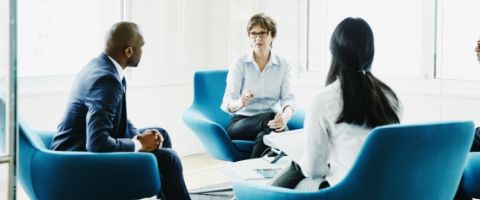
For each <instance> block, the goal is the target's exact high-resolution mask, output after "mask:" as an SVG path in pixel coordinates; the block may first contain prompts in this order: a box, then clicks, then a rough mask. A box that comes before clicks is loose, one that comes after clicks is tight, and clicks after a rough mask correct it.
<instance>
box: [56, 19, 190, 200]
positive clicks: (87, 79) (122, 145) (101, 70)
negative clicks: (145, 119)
mask: <svg viewBox="0 0 480 200" xmlns="http://www.w3.org/2000/svg"><path fill="white" fill-rule="evenodd" d="M143 45H144V40H143V37H142V35H141V33H140V31H139V29H138V26H137V25H136V24H134V23H131V22H120V23H117V24H115V25H114V26H113V27H112V29H111V31H110V32H109V33H108V36H107V42H106V48H105V52H104V53H102V54H100V56H98V57H97V58H94V59H93V60H92V61H90V63H88V64H87V66H85V68H84V69H83V70H82V71H81V72H80V73H79V74H78V76H77V79H76V81H75V84H74V86H73V89H72V93H71V95H70V98H69V100H68V105H67V106H68V107H67V110H66V113H65V115H64V117H63V120H62V122H61V123H60V124H59V126H58V134H57V135H56V136H55V137H54V138H53V142H52V146H51V149H53V150H58V151H89V152H118V151H146V152H151V153H153V154H154V155H155V157H156V158H157V162H158V167H159V171H160V174H161V175H162V183H161V185H162V190H163V191H162V192H163V196H164V197H165V198H166V199H175V200H177V199H190V197H189V194H188V191H187V188H186V186H185V182H184V179H183V172H182V164H181V162H180V159H179V158H178V156H177V154H176V153H175V152H174V151H173V150H172V149H171V141H170V137H169V136H168V133H167V132H166V131H165V130H164V129H162V128H153V129H144V130H140V132H139V131H137V129H136V128H135V127H134V126H133V125H132V124H131V123H130V121H129V120H128V119H127V109H126V98H125V92H126V82H125V78H124V75H123V70H124V69H125V68H126V67H127V66H130V67H137V65H138V63H139V62H140V58H141V56H142V46H143ZM140 133H141V134H140ZM132 173H142V172H132ZM161 195H162V194H159V195H157V196H159V197H160V196H161Z"/></svg>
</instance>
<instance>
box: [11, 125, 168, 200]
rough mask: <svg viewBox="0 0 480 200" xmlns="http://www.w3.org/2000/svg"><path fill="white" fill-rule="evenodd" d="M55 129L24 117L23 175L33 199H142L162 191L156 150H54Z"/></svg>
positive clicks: (20, 163)
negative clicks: (38, 125)
mask: <svg viewBox="0 0 480 200" xmlns="http://www.w3.org/2000/svg"><path fill="white" fill-rule="evenodd" d="M54 134H55V133H54V132H49V131H36V130H32V129H30V128H29V127H28V126H27V125H26V124H25V123H24V122H22V121H20V123H19V135H20V138H19V148H18V149H19V160H18V170H19V180H20V183H21V184H22V186H23V187H24V188H25V191H26V193H27V194H28V195H29V197H30V198H31V199H33V200H36V199H38V200H43V199H48V200H53V199H62V200H63V199H82V200H83V199H139V198H144V197H150V196H154V195H156V194H157V193H158V192H159V191H160V176H159V174H158V167H157V162H156V160H155V156H154V155H153V154H150V153H134V152H125V153H123V152H122V153H120V152H118V153H90V152H64V151H51V150H49V149H48V146H50V142H51V140H52V137H53V135H54Z"/></svg>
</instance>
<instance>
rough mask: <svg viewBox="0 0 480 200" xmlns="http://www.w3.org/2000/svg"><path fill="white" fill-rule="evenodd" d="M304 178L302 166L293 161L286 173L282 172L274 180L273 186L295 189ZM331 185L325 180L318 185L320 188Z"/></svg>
mask: <svg viewBox="0 0 480 200" xmlns="http://www.w3.org/2000/svg"><path fill="white" fill-rule="evenodd" d="M304 178H306V177H305V176H304V175H303V173H302V170H301V169H300V166H298V165H297V164H296V163H294V162H292V164H290V166H289V167H288V169H287V171H286V172H285V173H284V174H281V175H280V177H278V178H277V179H276V180H275V181H274V182H272V185H273V186H277V187H283V188H290V189H295V186H297V185H298V183H300V181H302V180H303V179H304ZM327 187H330V184H329V183H328V181H323V182H321V183H320V185H318V189H322V188H327Z"/></svg>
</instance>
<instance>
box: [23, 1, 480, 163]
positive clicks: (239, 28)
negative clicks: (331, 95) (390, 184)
mask: <svg viewBox="0 0 480 200" xmlns="http://www.w3.org/2000/svg"><path fill="white" fill-rule="evenodd" d="M127 2H129V3H128V4H129V6H130V10H128V14H127V18H129V20H131V21H134V22H137V23H139V24H140V26H141V28H142V31H143V33H144V35H145V38H146V42H147V44H146V46H145V48H144V55H143V58H142V61H141V63H140V66H139V67H138V68H134V69H130V70H128V72H127V73H128V76H129V80H128V81H129V84H128V87H129V88H128V93H127V98H128V100H127V102H128V113H129V118H130V119H131V120H132V121H133V122H134V124H136V125H137V127H145V126H162V127H165V128H166V129H167V130H168V131H169V132H170V134H171V135H172V139H173V143H174V148H175V149H176V150H177V151H178V153H179V154H180V155H190V154H196V153H202V152H205V151H204V148H203V147H202V145H201V144H200V142H199V140H198V139H197V138H196V136H195V135H194V134H193V133H192V132H191V131H190V130H189V129H188V128H187V127H186V126H185V125H184V124H183V121H182V119H181V114H182V112H183V111H184V110H185V109H187V108H188V106H189V105H190V104H191V101H192V97H193V96H192V95H193V83H192V78H193V72H194V71H195V70H198V69H219V68H226V67H227V66H228V65H229V64H230V63H231V62H232V61H233V60H234V59H235V58H237V57H238V56H240V55H241V54H243V53H245V52H246V51H248V49H249V43H248V38H247V37H246V30H245V27H246V23H247V21H248V19H249V17H250V16H251V15H253V14H254V13H257V12H259V11H263V12H265V13H266V14H268V15H271V16H272V17H274V18H275V19H277V21H279V35H278V38H277V39H276V40H275V43H274V45H275V47H274V48H276V50H277V51H279V52H280V53H281V54H282V55H284V56H285V57H287V58H288V59H289V60H290V62H291V63H293V65H294V67H295V68H296V69H297V70H296V73H297V74H296V76H295V77H297V80H295V82H294V86H293V90H294V92H295V94H296V96H297V102H298V105H299V106H300V107H303V108H306V107H307V106H308V104H309V101H310V98H311V97H312V96H313V95H314V94H315V93H316V92H317V91H318V90H320V89H321V88H322V87H323V85H324V75H322V74H315V75H309V74H303V73H302V69H303V68H302V65H303V64H304V63H301V60H302V59H300V58H301V57H302V56H304V52H302V48H301V45H299V43H301V42H302V41H303V40H304V39H305V38H304V37H303V36H302V34H303V33H302V32H301V31H299V29H300V28H299V27H296V25H295V23H293V21H296V20H298V19H299V18H301V17H302V13H301V12H300V11H299V10H300V7H301V6H302V4H298V1H290V0H283V1H282V2H281V3H282V4H280V3H278V4H276V5H283V6H284V7H283V8H281V9H278V8H277V9H278V10H275V9H276V8H274V7H270V6H268V3H275V2H277V1H273V0H272V1H258V0H229V1H225V0H178V1H168V0H163V1H162V0H145V1H127ZM167 8H169V9H167ZM170 8H174V9H170ZM285 8H290V9H289V10H291V12H290V13H289V14H288V15H284V14H282V13H281V12H280V11H279V10H284V9H285ZM159 13H163V14H159ZM194 19H195V20H194ZM165 30H168V31H165ZM99 34H103V33H99ZM84 62H85V64H86V63H87V62H88V61H87V60H85V61H84ZM379 78H381V79H382V80H384V81H385V82H386V83H388V84H389V85H391V86H392V88H393V89H394V90H395V91H396V92H397V94H398V95H399V98H400V99H401V101H402V103H403V109H404V110H403V122H405V123H417V122H428V121H438V120H452V119H471V120H474V121H477V119H480V106H478V104H480V96H475V95H468V94H455V93H450V92H447V91H445V90H443V89H442V87H443V85H442V84H441V83H437V84H432V85H428V84H427V85H425V83H423V82H419V83H411V81H409V80H399V81H398V80H397V81H394V80H393V79H389V77H379ZM34 79H37V78H35V77H31V78H24V79H23V80H20V81H19V102H18V108H19V113H20V115H21V117H23V118H24V119H25V120H26V121H27V122H28V123H29V124H30V125H31V126H32V127H34V128H37V129H46V130H55V129H56V126H57V124H58V123H59V122H60V119H61V117H62V114H63V112H64V109H65V106H66V105H65V104H66V101H67V98H68V93H69V88H70V87H71V83H72V81H73V76H63V77H61V78H60V79H58V78H57V79H51V78H49V77H46V78H38V80H36V81H35V80H34ZM27 80H30V81H27ZM50 80H55V81H52V82H49V81H50ZM439 80H441V79H439ZM40 82H41V83H42V84H38V83H40ZM479 89H480V87H479Z"/></svg>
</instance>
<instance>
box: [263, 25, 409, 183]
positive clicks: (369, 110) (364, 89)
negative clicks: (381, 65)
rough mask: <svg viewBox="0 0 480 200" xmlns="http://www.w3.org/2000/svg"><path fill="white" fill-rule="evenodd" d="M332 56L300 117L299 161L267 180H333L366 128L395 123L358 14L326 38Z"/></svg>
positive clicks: (389, 94) (393, 105)
mask: <svg viewBox="0 0 480 200" xmlns="http://www.w3.org/2000/svg"><path fill="white" fill-rule="evenodd" d="M330 52H331V54H332V61H331V65H330V70H329V73H328V76H327V81H326V87H325V88H323V90H322V91H320V92H319V93H318V94H317V95H315V97H314V98H313V100H312V103H311V105H310V107H309V109H308V110H307V114H306V118H305V134H306V141H305V150H304V153H303V156H302V158H301V159H300V162H299V163H292V165H291V166H290V167H289V168H288V169H287V170H286V171H284V173H281V174H280V175H279V177H276V179H274V180H273V182H272V185H276V186H280V187H287V188H295V186H296V185H297V184H298V183H299V182H300V181H301V180H302V179H304V178H305V177H307V178H309V179H320V180H323V181H322V182H321V184H319V187H318V188H324V187H328V186H330V185H335V184H337V183H338V182H339V181H341V180H342V179H343V178H344V177H345V175H346V174H347V172H348V171H349V170H350V168H351V166H352V165H353V162H354V161H355V159H356V157H357V156H358V153H359V151H360V148H361V147H362V145H363V143H364V141H365V139H366V138H367V135H368V133H369V132H370V130H371V129H372V128H374V127H376V126H380V125H386V124H395V123H400V117H399V111H400V102H399V100H398V98H397V96H396V95H395V93H394V92H393V91H392V89H390V87H388V86H387V85H386V84H385V83H383V82H382V81H380V80H379V79H377V78H376V77H375V76H374V75H373V74H372V72H371V66H372V61H373V57H374V53H375V48H374V39H373V32H372V30H371V28H370V26H369V25H368V23H367V22H366V21H365V20H363V19H361V18H346V19H344V20H343V21H342V22H340V24H339V25H338V26H337V27H336V28H335V30H334V32H333V34H332V37H331V40H330Z"/></svg>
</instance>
